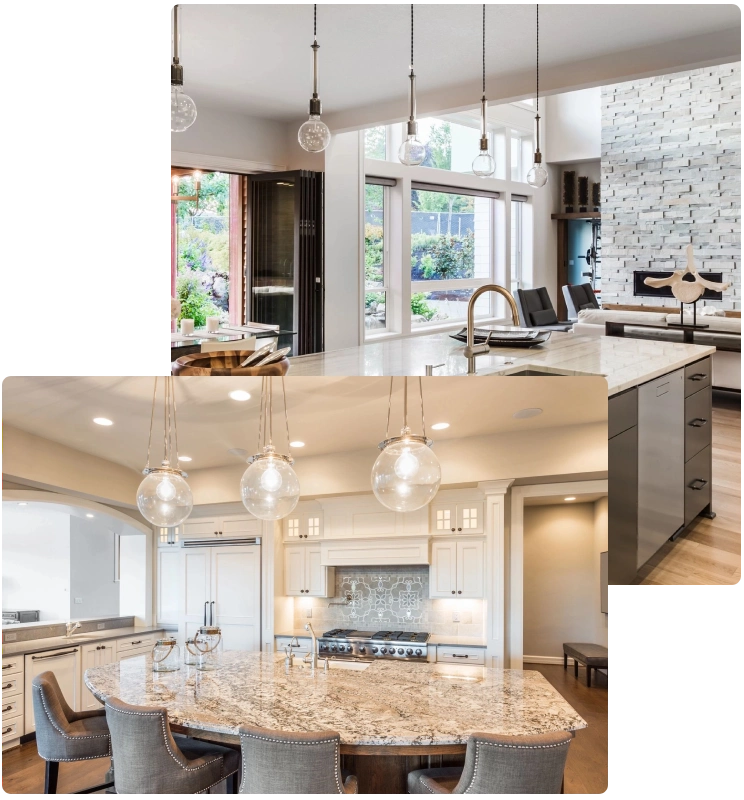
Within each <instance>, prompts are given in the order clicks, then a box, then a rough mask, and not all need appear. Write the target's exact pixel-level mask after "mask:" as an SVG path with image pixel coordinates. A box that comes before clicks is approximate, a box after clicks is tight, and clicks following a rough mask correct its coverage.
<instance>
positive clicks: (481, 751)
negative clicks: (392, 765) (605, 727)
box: [408, 731, 573, 794]
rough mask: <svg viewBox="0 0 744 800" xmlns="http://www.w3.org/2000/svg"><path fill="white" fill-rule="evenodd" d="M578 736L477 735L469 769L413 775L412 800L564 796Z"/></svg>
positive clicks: (468, 752) (470, 744)
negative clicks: (423, 799)
mask: <svg viewBox="0 0 744 800" xmlns="http://www.w3.org/2000/svg"><path fill="white" fill-rule="evenodd" d="M572 738H573V736H572V735H571V734H570V733H567V732H565V731H561V732H558V733H543V734H538V735H536V736H501V735H498V734H492V733H474V734H473V735H472V736H470V738H469V739H468V747H467V750H466V752H465V766H464V767H440V768H439V769H417V770H415V771H414V772H409V773H408V793H409V794H466V793H467V794H559V793H560V791H561V787H562V785H563V770H564V768H565V766H566V757H567V756H568V747H569V745H570V744H571V739H572Z"/></svg>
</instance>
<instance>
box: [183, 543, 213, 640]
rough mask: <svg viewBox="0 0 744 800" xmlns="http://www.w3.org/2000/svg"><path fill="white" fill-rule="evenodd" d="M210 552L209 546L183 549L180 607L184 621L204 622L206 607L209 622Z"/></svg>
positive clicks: (200, 623)
mask: <svg viewBox="0 0 744 800" xmlns="http://www.w3.org/2000/svg"><path fill="white" fill-rule="evenodd" d="M210 554H211V549H210V548H209V547H194V548H186V549H184V550H183V581H182V583H181V591H182V597H183V601H182V608H183V610H184V617H183V618H184V620H185V622H193V623H194V624H197V625H203V624H204V613H205V608H206V614H207V622H209V608H208V604H209V601H210V600H211V599H212V597H211V594H210V592H211V587H210Z"/></svg>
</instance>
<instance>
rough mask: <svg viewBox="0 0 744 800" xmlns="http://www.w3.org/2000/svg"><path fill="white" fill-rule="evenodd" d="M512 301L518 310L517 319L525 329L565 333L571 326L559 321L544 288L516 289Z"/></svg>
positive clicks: (567, 322)
mask: <svg viewBox="0 0 744 800" xmlns="http://www.w3.org/2000/svg"><path fill="white" fill-rule="evenodd" d="M514 299H515V300H516V303H517V308H518V310H519V318H520V319H521V321H522V325H524V327H525V328H539V329H540V330H544V331H567V330H570V329H571V327H572V324H571V323H570V322H569V321H568V320H564V321H560V320H559V319H558V315H557V314H556V313H555V309H554V308H553V304H552V303H551V301H550V295H549V294H548V290H547V289H546V288H545V287H544V286H540V287H539V288H538V289H517V292H516V294H515V295H514Z"/></svg>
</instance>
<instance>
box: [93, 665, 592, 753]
mask: <svg viewBox="0 0 744 800" xmlns="http://www.w3.org/2000/svg"><path fill="white" fill-rule="evenodd" d="M85 684H86V686H87V687H88V688H89V689H90V690H91V691H92V692H93V694H94V695H95V696H96V697H97V698H98V699H99V700H101V701H105V699H106V697H108V696H115V697H118V698H120V699H122V700H124V701H125V702H127V703H132V704H134V705H140V706H147V705H156V706H165V707H166V708H167V709H168V715H169V718H170V720H171V722H173V723H175V724H177V725H182V726H184V727H187V728H192V729H197V730H202V731H210V732H218V733H226V734H233V735H234V734H236V732H237V728H238V726H239V725H241V724H243V723H251V724H254V725H260V726H262V727H265V728H273V729H275V730H284V731H317V730H336V731H338V732H339V734H340V735H341V742H342V743H343V744H349V745H415V744H419V745H427V744H463V743H465V742H466V741H467V738H468V736H469V735H470V734H471V733H473V732H475V731H486V732H491V733H502V734H511V735H528V734H538V733H545V732H549V731H562V730H577V729H579V728H585V727H586V722H585V721H584V720H583V719H582V718H581V717H580V716H579V714H578V713H577V712H576V711H575V710H574V709H573V708H572V707H571V706H570V705H569V704H568V703H567V702H566V700H565V699H564V698H563V697H562V696H561V695H560V694H559V693H558V692H557V691H556V690H555V689H554V688H553V687H552V686H551V685H550V683H548V681H547V680H546V679H545V678H544V677H543V676H542V675H541V674H540V673H539V672H534V671H529V670H527V671H522V670H500V669H491V668H487V667H479V668H476V667H472V666H469V667H460V666H459V665H452V664H419V663H416V664H413V663H405V662H404V663H400V662H398V663H390V662H371V663H370V664H369V666H368V667H367V668H366V669H364V670H359V671H357V670H351V669H349V670H346V669H333V668H332V669H329V670H328V671H327V672H324V671H323V669H318V670H315V671H313V670H311V669H309V668H308V667H303V666H301V665H299V664H298V662H297V661H296V662H295V666H294V667H292V668H291V669H289V668H286V667H285V666H284V657H283V656H282V655H281V654H276V653H275V654H268V653H248V652H243V651H230V652H227V653H225V654H224V655H223V667H222V669H220V670H217V671H214V672H200V671H199V670H197V669H195V668H194V667H182V668H181V669H180V670H178V671H177V672H170V673H160V674H157V673H153V671H152V660H151V658H150V657H149V656H141V657H139V658H131V659H126V660H125V661H121V662H119V663H118V664H109V665H107V666H104V667H95V668H93V669H89V670H87V671H86V672H85Z"/></svg>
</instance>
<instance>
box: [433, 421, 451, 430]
mask: <svg viewBox="0 0 744 800" xmlns="http://www.w3.org/2000/svg"><path fill="white" fill-rule="evenodd" d="M449 426H450V424H449V422H435V423H434V424H433V425H432V426H431V429H432V430H433V431H443V430H444V429H445V428H449Z"/></svg>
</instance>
